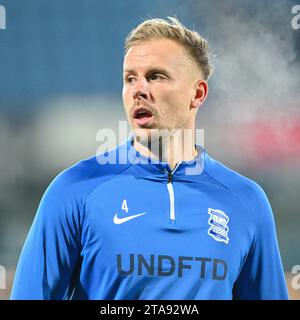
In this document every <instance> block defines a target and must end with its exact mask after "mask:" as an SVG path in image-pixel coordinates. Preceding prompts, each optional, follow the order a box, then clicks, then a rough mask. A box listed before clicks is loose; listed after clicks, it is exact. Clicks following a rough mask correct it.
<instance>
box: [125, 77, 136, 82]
mask: <svg viewBox="0 0 300 320" xmlns="http://www.w3.org/2000/svg"><path fill="white" fill-rule="evenodd" d="M134 80H135V77H133V76H129V77H127V78H126V81H127V82H129V83H132V82H133V81H134Z"/></svg>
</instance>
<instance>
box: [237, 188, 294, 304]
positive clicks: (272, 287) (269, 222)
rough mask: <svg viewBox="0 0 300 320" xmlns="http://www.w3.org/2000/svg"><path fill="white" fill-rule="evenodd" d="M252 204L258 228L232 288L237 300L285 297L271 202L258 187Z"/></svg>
mask: <svg viewBox="0 0 300 320" xmlns="http://www.w3.org/2000/svg"><path fill="white" fill-rule="evenodd" d="M251 206H252V208H253V210H255V211H256V212H255V213H256V214H255V217H256V218H255V219H256V221H255V224H256V230H255V234H254V239H253V243H252V246H251V249H250V251H249V253H248V255H247V257H246V260H245V262H244V265H243V267H242V270H241V272H240V275H239V277H238V279H237V281H236V283H235V286H234V289H233V298H234V299H252V300H261V299H268V300H277V299H279V300H285V299H288V292H287V287H286V283H285V278H284V272H283V267H282V262H281V258H280V253H279V247H278V242H277V237H276V229H275V222H274V217H273V213H272V209H271V206H270V204H269V201H268V199H267V197H266V195H265V193H264V191H263V190H262V189H261V188H260V187H258V190H257V192H256V199H255V201H252V203H251Z"/></svg>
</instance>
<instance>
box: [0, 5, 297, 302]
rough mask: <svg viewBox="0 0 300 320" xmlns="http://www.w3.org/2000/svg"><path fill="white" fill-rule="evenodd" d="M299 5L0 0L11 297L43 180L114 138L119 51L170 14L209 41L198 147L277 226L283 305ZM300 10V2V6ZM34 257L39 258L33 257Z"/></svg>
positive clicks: (0, 109)
mask: <svg viewBox="0 0 300 320" xmlns="http://www.w3.org/2000/svg"><path fill="white" fill-rule="evenodd" d="M295 4H297V2H296V1H288V0H286V1H285V0H284V1H282V0H277V1H274V0H273V1H271V0H267V1H263V2H261V1H255V2H254V1H250V0H243V1H241V0H223V1H202V0H188V1H179V0H165V1H158V0H152V1H136V0H127V1H119V0H110V1H104V0H103V1H102V0H85V1H84V0H79V1H71V0H42V1H40V0H26V1H17V0H6V1H5V0H0V5H3V6H5V8H6V20H7V22H6V23H7V26H6V27H7V28H6V30H0V265H2V266H4V267H5V268H6V270H7V273H6V276H7V277H6V278H7V279H6V283H7V289H6V290H1V289H0V299H7V298H8V297H9V294H10V289H11V283H12V279H13V275H14V270H15V267H16V264H17V261H18V257H19V254H20V251H21V248H22V245H23V243H24V240H25V237H26V235H27V233H28V230H29V228H30V225H31V223H32V220H33V217H34V215H35V212H36V209H37V206H38V204H39V201H40V199H41V196H42V194H43V192H44V191H45V189H46V187H47V186H48V184H49V183H50V181H51V180H52V179H53V178H54V177H55V176H56V175H57V174H58V173H59V172H60V171H62V170H63V169H65V168H66V167H68V166H70V165H72V164H73V163H75V162H77V161H79V160H81V159H83V158H86V157H89V156H92V155H94V154H95V153H96V150H97V148H98V147H99V142H97V141H96V134H97V132H98V130H100V129H103V128H112V129H116V130H117V129H118V121H119V120H125V119H126V118H125V114H124V112H123V107H122V99H121V90H122V59H123V42H124V39H125V36H126V35H127V33H128V32H129V31H130V30H131V29H132V28H133V27H134V26H135V25H136V24H138V23H139V22H141V21H142V20H143V19H145V18H150V17H162V18H165V17H167V16H168V15H177V17H178V18H179V19H180V20H181V21H182V22H183V23H184V24H186V25H187V26H188V27H190V28H195V29H196V30H197V31H199V32H200V33H201V34H202V35H203V36H204V37H206V38H207V39H208V40H209V41H210V44H211V48H212V49H213V54H214V58H213V62H214V65H215V73H214V74H213V76H212V78H211V79H210V82H209V85H210V93H209V98H208V100H207V102H206V104H205V106H204V107H203V108H202V110H201V111H200V112H199V113H198V128H204V130H205V147H206V149H207V150H208V152H209V153H210V154H211V155H212V156H213V157H215V158H217V159H219V160H220V161H222V162H224V163H225V164H226V165H228V166H229V167H231V168H233V169H235V170H237V171H238V172H240V173H242V174H243V175H246V176H248V177H249V178H251V179H254V180H255V181H257V182H258V183H259V184H260V185H261V186H262V187H263V188H264V190H265V191H266V193H267V195H268V197H269V200H270V202H271V205H272V208H273V211H274V216H275V220H276V224H277V234H278V240H279V245H280V249H281V254H282V259H283V264H284V268H285V271H286V276H287V284H288V286H289V289H290V297H291V299H299V297H300V289H299V290H294V289H292V288H291V274H290V271H291V269H292V267H293V266H294V265H300V250H299V248H300V212H299V202H298V200H299V195H300V193H299V189H300V188H299V187H300V96H299V88H300V72H299V71H300V29H299V30H294V29H293V28H292V26H291V20H292V17H293V15H292V14H291V8H292V7H293V5H295ZM298 4H300V3H299V1H298ZM37 259H38V257H37Z"/></svg>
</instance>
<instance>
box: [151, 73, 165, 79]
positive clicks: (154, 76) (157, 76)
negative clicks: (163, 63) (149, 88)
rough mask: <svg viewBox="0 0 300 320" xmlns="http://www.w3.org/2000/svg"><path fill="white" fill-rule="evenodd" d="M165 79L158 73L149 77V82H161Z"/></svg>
mask: <svg viewBox="0 0 300 320" xmlns="http://www.w3.org/2000/svg"><path fill="white" fill-rule="evenodd" d="M162 79H165V76H164V75H162V74H159V73H153V74H152V75H151V76H150V77H149V80H162Z"/></svg>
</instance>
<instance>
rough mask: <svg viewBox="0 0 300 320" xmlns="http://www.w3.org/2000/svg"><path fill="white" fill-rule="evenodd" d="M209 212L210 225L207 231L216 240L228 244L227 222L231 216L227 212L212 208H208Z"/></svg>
mask: <svg viewBox="0 0 300 320" xmlns="http://www.w3.org/2000/svg"><path fill="white" fill-rule="evenodd" d="M208 214H209V218H208V224H209V225H210V227H209V229H208V231H207V233H208V235H209V236H211V237H212V238H214V239H215V240H216V241H219V242H224V243H226V244H228V242H229V238H228V232H229V227H228V226H227V224H228V221H229V217H228V216H227V215H226V214H225V212H223V211H221V210H217V209H211V208H208Z"/></svg>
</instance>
